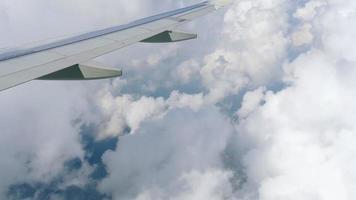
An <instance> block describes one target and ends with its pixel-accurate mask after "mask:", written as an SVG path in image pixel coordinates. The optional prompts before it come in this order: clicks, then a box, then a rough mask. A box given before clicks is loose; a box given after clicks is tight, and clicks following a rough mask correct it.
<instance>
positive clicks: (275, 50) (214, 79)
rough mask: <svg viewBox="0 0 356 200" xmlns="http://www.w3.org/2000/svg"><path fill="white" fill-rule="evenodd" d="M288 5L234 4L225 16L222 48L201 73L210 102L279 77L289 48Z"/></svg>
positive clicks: (278, 1) (280, 0)
mask: <svg viewBox="0 0 356 200" xmlns="http://www.w3.org/2000/svg"><path fill="white" fill-rule="evenodd" d="M287 5H288V4H286V2H285V1H283V0H273V1H249V0H246V1H235V2H234V4H233V5H232V6H231V8H230V9H229V10H228V11H227V13H226V15H225V23H224V29H223V34H222V35H221V38H222V41H221V45H220V47H218V49H217V50H216V51H215V52H213V53H212V54H210V55H208V56H206V57H205V60H204V61H205V66H204V67H203V68H202V69H201V73H200V74H201V76H202V79H203V84H204V86H205V87H206V88H207V89H208V90H209V94H208V95H207V97H208V99H209V101H211V102H217V101H219V100H221V99H222V98H224V97H226V96H229V95H232V94H238V93H239V92H240V91H241V89H242V88H244V87H246V86H248V85H260V84H262V85H263V84H267V83H268V82H270V81H271V80H272V79H274V78H277V77H279V75H280V69H281V67H280V66H281V64H282V63H283V62H284V59H285V55H286V53H285V52H286V49H287V45H288V39H287V36H286V32H287V29H288V26H289V25H288V15H287V12H286V11H287V9H288V6H287Z"/></svg>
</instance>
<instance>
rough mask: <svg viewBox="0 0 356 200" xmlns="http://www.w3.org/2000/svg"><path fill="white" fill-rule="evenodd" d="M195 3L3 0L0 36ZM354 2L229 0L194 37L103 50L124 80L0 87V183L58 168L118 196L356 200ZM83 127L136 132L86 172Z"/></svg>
mask: <svg viewBox="0 0 356 200" xmlns="http://www.w3.org/2000/svg"><path fill="white" fill-rule="evenodd" d="M191 3H192V1H161V2H160V3H159V5H158V4H157V1H153V0H152V1H144V2H143V1H141V0H134V1H132V2H130V3H127V2H124V1H101V2H94V1H92V2H83V1H82V0H75V1H60V2H49V1H43V0H32V1H29V2H20V1H17V0H15V1H7V0H5V1H2V2H1V3H0V10H2V9H3V10H4V11H5V12H6V14H7V16H8V18H6V20H5V19H4V18H1V19H3V20H1V22H3V23H2V26H3V27H5V29H0V33H1V35H2V37H1V38H0V43H1V45H2V46H7V45H8V44H10V45H11V44H18V43H22V42H23V41H28V40H33V39H34V40H37V39H42V38H46V37H52V36H56V35H62V34H68V33H73V32H78V31H83V30H86V29H95V28H98V27H101V26H107V25H110V24H112V23H113V22H115V23H114V24H117V23H122V22H125V21H128V20H131V19H134V18H136V17H140V16H146V15H148V14H150V13H152V12H158V11H162V10H167V9H169V8H175V7H179V6H183V5H188V4H191ZM19 4H21V5H23V6H19ZM78 5H80V6H78ZM157 5H158V6H157ZM355 6H356V4H355V3H354V2H353V1H351V0H341V1H340V0H338V1H336V0H308V1H298V2H290V1H285V0H268V1H266V0H255V1H252V0H241V1H234V2H233V3H232V5H231V6H230V7H228V8H226V12H220V13H216V14H215V15H212V16H207V17H206V18H204V19H201V20H199V21H197V22H196V23H192V24H190V25H188V26H185V27H182V28H183V29H187V30H188V31H189V30H194V31H197V32H198V33H199V35H200V38H199V40H196V41H188V42H184V43H179V44H171V45H153V44H137V45H135V46H133V47H130V48H127V49H125V50H120V51H119V52H117V53H113V54H110V55H108V56H105V57H102V58H99V59H100V60H102V61H103V62H106V63H110V64H113V65H115V66H120V67H121V66H122V67H123V68H124V72H125V77H124V78H123V79H116V80H113V81H94V82H85V83H73V82H70V83H51V82H32V83H29V84H26V85H23V86H20V87H18V88H15V89H12V90H9V91H5V92H3V93H1V94H0V95H1V98H0V99H1V100H0V107H1V111H2V112H1V113H0V118H1V120H2V123H1V124H0V127H1V130H2V131H1V137H2V140H1V141H0V149H1V153H0V154H1V157H2V160H1V161H0V166H1V167H0V168H1V170H0V176H1V178H2V179H1V181H0V192H1V193H2V194H5V193H6V192H8V190H9V186H14V185H15V186H16V185H18V184H20V185H21V184H22V183H24V182H25V183H27V184H28V185H30V186H31V187H35V186H36V185H33V183H34V182H35V183H36V182H38V181H39V182H41V183H42V182H43V183H42V184H43V185H46V184H47V183H52V182H53V180H55V179H56V178H58V177H61V179H63V180H64V181H63V182H62V183H61V184H59V185H58V186H57V185H56V187H60V188H61V191H67V190H68V191H70V188H71V187H72V188H73V187H74V188H75V189H76V191H77V190H80V188H81V189H83V190H84V189H85V188H90V189H91V190H95V189H96V185H99V190H100V191H101V192H105V193H107V195H108V196H110V195H112V196H113V198H114V199H139V200H149V199H192V200H193V199H214V200H215V199H216V200H220V199H246V200H255V199H261V200H275V199H311V200H314V199H323V200H324V199H325V200H328V199H345V200H348V199H354V198H355V197H354V196H355V192H354V187H355V184H354V182H355V181H354V180H355V179H356V177H355V173H353V171H354V170H353V168H354V166H355V163H354V162H353V160H354V159H353V157H354V155H355V150H354V149H355V148H354V146H355V144H354V142H353V141H355V138H354V132H355V125H354V118H355V117H354V113H355V109H356V107H355V106H354V97H355V96H356V94H355V92H354V91H356V90H355V89H356V88H355V86H354V85H356V84H355V80H356V79H355V75H356V74H355V70H354V65H355V62H356V61H355V55H356V54H355V47H354V46H353V45H352V41H353V40H354V39H353V38H354V35H355V30H356V29H355V28H353V27H354V26H353V24H354V21H355V17H356V16H355V12H354V10H355ZM1 8H2V9H1ZM4 8H5V9H4ZM23 8H26V9H23ZM102 10H105V13H103V12H102ZM0 13H1V11H0ZM0 15H1V14H0ZM44 16H46V17H44ZM222 20H223V21H224V22H223V23H221V22H222ZM33 21H36V22H37V23H35V24H34V23H32V22H33ZM69 22H70V23H69ZM58 27H61V29H60V30H59V29H58ZM64 27H66V28H64ZM39 29H41V32H38V31H37V32H36V30H39ZM207 30H209V31H207ZM24 33H29V34H24ZM192 47H194V48H192ZM280 83H282V84H280ZM276 84H280V85H278V86H276ZM237 97H238V98H237ZM239 98H241V100H239ZM224 104H234V105H235V104H236V106H226V105H224ZM240 104H241V105H240ZM225 108H228V111H225V110H224V109H225ZM236 108H237V109H236ZM222 110H224V112H223V111H222ZM225 112H228V113H229V114H228V115H225V114H223V113H225ZM228 116H233V117H232V118H228ZM83 124H85V125H88V126H92V127H93V130H92V132H94V133H92V134H93V135H94V136H92V137H95V136H96V137H97V140H100V139H103V138H111V137H115V138H116V137H118V136H121V135H122V134H125V133H126V134H127V133H131V134H128V135H126V136H124V137H120V138H119V143H118V146H117V149H115V148H109V147H106V149H105V147H103V149H104V150H102V149H101V148H100V152H102V151H106V153H104V156H103V160H102V163H100V164H101V165H106V168H107V170H108V174H107V176H106V177H104V179H103V181H101V180H92V178H91V175H90V174H91V172H92V170H93V169H94V168H95V163H88V161H86V159H85V155H87V154H88V153H90V152H88V150H87V149H83V148H84V147H83V145H82V144H81V141H80V134H79V132H80V126H82V125H83ZM115 141H116V140H115ZM114 146H115V145H114ZM108 149H111V151H107V150H108ZM100 156H101V155H100ZM100 156H98V157H99V158H97V159H98V160H101V157H100ZM72 159H77V160H78V159H79V160H80V161H81V163H82V164H81V166H80V167H79V169H77V171H76V172H75V173H69V172H67V171H66V163H67V162H68V160H72ZM100 162H101V161H100ZM88 185H89V186H90V187H89V186H88ZM25 186H26V184H25ZM15 188H16V187H15ZM20 188H21V187H20ZM43 188H46V186H43ZM63 188H64V189H63ZM68 188H69V189H68ZM63 193H65V192H63ZM36 194H37V193H36ZM95 194H98V195H99V196H100V195H101V194H100V193H99V192H98V191H96V192H95ZM51 195H52V194H51ZM52 196H53V195H52ZM83 196H85V195H83ZM64 197H65V195H64V194H63V195H62V193H61V194H56V195H54V196H53V199H55V198H59V199H60V198H64ZM106 197H107V196H103V197H102V198H106ZM38 198H40V197H38Z"/></svg>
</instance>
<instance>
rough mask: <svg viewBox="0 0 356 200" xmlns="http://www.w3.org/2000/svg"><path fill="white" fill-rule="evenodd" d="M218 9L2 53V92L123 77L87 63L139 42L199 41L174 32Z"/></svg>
mask: <svg viewBox="0 0 356 200" xmlns="http://www.w3.org/2000/svg"><path fill="white" fill-rule="evenodd" d="M218 7H221V4H219V3H216V1H205V2H202V3H199V4H196V5H193V6H189V7H186V8H181V9H178V10H174V11H170V12H166V13H162V14H158V15H154V16H152V17H148V18H144V19H140V20H137V21H133V22H131V23H128V24H125V25H120V26H115V27H110V28H106V29H103V30H98V31H94V32H90V33H85V34H81V35H78V36H74V37H70V38H66V39H63V40H59V41H56V42H52V43H48V44H44V45H39V46H35V47H30V48H24V49H17V50H13V51H9V52H6V53H2V54H0V91H1V90H5V89H8V88H11V87H14V86H16V85H19V84H22V83H25V82H28V81H31V80H34V79H45V80H48V79H50V80H87V79H98V78H111V77H115V76H120V75H121V74H122V73H121V71H120V70H115V69H108V68H101V67H100V66H92V65H90V66H88V65H87V64H86V63H88V61H90V60H92V59H94V58H96V57H98V56H101V55H104V54H107V53H110V52H112V51H115V50H118V49H120V48H123V47H126V46H129V45H131V44H134V43H136V42H176V41H183V40H187V39H193V38H196V35H195V34H188V33H180V32H174V31H172V30H174V29H175V28H176V27H177V26H179V25H182V24H184V23H187V22H189V21H191V20H193V19H195V18H197V17H200V16H202V15H205V14H208V13H210V12H212V11H215V10H216V9H218ZM65 74H67V75H68V77H65ZM88 74H89V75H88Z"/></svg>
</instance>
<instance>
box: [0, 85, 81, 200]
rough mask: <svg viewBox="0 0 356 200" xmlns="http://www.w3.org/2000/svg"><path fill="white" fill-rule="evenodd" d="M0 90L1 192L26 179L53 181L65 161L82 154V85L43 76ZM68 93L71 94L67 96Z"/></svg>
mask: <svg viewBox="0 0 356 200" xmlns="http://www.w3.org/2000/svg"><path fill="white" fill-rule="evenodd" d="M30 85H31V84H29V85H24V86H20V87H18V88H14V89H12V90H9V91H4V92H2V93H1V94H0V96H1V98H0V99H1V100H0V107H1V113H0V119H1V123H0V129H1V140H0V157H1V160H0V169H1V170H0V176H1V181H0V198H2V199H5V197H4V195H5V193H6V192H7V189H6V188H7V186H10V185H11V184H16V183H22V182H26V181H29V182H38V181H43V182H50V181H51V180H52V179H53V178H55V177H56V176H58V175H59V174H61V173H62V171H63V170H64V168H63V167H64V166H63V164H64V163H65V162H66V161H67V160H69V159H73V158H76V157H78V158H82V157H83V150H82V149H81V145H80V139H79V135H78V131H79V127H77V126H76V125H75V121H74V120H76V119H77V118H78V117H79V116H80V114H81V110H82V109H84V108H83V107H85V105H83V103H85V102H83V101H82V99H81V95H83V92H81V90H78V88H77V89H68V88H67V89H66V88H65V87H61V86H58V85H56V84H53V85H52V90H47V89H45V88H46V86H43V85H41V84H40V83H39V82H37V83H33V84H32V85H36V87H37V89H33V88H32V89H31V86H30ZM64 94H67V95H68V96H71V97H72V98H68V99H66V98H64V99H63V95H64Z"/></svg>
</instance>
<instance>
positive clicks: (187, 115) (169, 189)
mask: <svg viewBox="0 0 356 200" xmlns="http://www.w3.org/2000/svg"><path fill="white" fill-rule="evenodd" d="M233 132H234V129H233V126H232V124H231V123H230V122H229V120H228V119H227V118H226V117H224V116H223V115H222V114H220V112H219V111H218V110H217V109H216V108H214V107H205V108H204V109H201V110H200V111H198V112H194V111H192V110H190V109H176V110H172V111H170V112H169V113H168V114H167V115H166V117H164V118H160V119H155V120H151V121H149V122H146V123H144V125H142V128H141V129H140V130H139V131H138V133H137V134H134V135H129V136H125V137H122V138H121V139H120V141H119V144H118V148H117V150H116V151H114V152H107V153H106V154H105V155H104V158H103V159H104V162H105V163H106V164H107V168H108V172H109V173H110V176H109V177H107V178H106V179H104V181H103V182H102V183H101V184H100V188H101V190H102V191H104V192H108V193H109V194H113V197H114V199H167V198H168V199H199V198H204V197H210V198H213V199H223V197H225V195H227V194H226V192H231V190H232V189H231V188H229V180H230V177H231V176H232V174H231V172H229V171H227V170H224V169H223V168H222V167H223V162H222V158H221V154H222V153H223V151H224V149H225V147H226V144H227V142H228V139H229V138H230V137H231V135H232V133H233Z"/></svg>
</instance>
